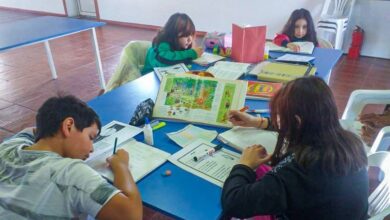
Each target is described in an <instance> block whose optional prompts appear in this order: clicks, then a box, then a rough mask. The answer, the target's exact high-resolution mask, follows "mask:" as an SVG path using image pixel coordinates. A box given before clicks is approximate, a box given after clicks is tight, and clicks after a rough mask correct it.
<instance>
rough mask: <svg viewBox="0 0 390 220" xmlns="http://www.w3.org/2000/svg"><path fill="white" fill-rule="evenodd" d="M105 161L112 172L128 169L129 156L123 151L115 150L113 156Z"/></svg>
mask: <svg viewBox="0 0 390 220" xmlns="http://www.w3.org/2000/svg"><path fill="white" fill-rule="evenodd" d="M106 160H107V163H108V164H109V165H110V167H111V169H112V170H113V171H115V170H117V169H123V168H126V169H128V167H129V154H128V153H127V151H125V150H123V149H119V150H117V151H116V153H115V154H114V155H112V156H111V157H108V158H107V159H106Z"/></svg>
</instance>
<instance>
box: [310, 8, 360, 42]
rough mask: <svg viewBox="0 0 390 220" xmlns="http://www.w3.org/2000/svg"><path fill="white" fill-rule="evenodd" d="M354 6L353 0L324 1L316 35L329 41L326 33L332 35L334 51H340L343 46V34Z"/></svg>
mask: <svg viewBox="0 0 390 220" xmlns="http://www.w3.org/2000/svg"><path fill="white" fill-rule="evenodd" d="M354 4H355V0H326V1H325V3H324V7H323V8H322V12H321V17H320V20H319V21H318V25H317V29H318V35H319V36H321V37H322V38H327V39H329V36H328V33H332V34H334V38H333V39H334V40H332V41H333V46H334V48H335V49H341V47H342V45H343V39H344V32H345V30H346V29H347V27H348V22H349V18H350V17H351V14H352V9H353V6H354ZM329 40H330V39H329Z"/></svg>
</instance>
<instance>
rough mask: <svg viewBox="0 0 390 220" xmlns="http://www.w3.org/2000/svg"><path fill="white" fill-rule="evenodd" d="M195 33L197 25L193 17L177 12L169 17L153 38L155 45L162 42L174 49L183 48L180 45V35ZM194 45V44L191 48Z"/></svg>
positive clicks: (185, 35)
mask: <svg viewBox="0 0 390 220" xmlns="http://www.w3.org/2000/svg"><path fill="white" fill-rule="evenodd" d="M194 34H195V25H194V23H193V22H192V20H191V18H190V17H189V16H188V15H186V14H184V13H175V14H173V15H171V17H169V19H168V21H167V23H166V24H165V25H164V27H163V28H162V29H161V30H160V31H159V32H158V34H157V36H156V37H155V38H154V39H153V46H158V45H159V44H160V43H161V42H166V43H168V44H169V45H170V46H171V48H172V50H183V48H180V45H179V38H180V37H187V36H190V35H194ZM191 47H192V44H191V45H190V46H189V48H191Z"/></svg>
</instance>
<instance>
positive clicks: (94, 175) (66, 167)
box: [52, 158, 105, 185]
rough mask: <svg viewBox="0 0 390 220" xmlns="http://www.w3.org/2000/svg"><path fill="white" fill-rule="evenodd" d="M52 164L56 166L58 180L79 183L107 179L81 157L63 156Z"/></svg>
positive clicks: (56, 179)
mask: <svg viewBox="0 0 390 220" xmlns="http://www.w3.org/2000/svg"><path fill="white" fill-rule="evenodd" d="M52 165H53V166H55V173H56V176H55V179H54V181H56V182H62V183H66V184H69V185H78V184H79V183H80V182H88V181H94V182H96V181H97V182H101V181H105V180H104V179H103V177H101V175H100V174H99V173H98V172H97V171H95V170H94V169H92V168H91V167H90V166H88V165H87V164H86V163H85V162H84V161H82V160H79V159H72V158H62V159H60V160H58V161H57V162H54V163H53V164H52Z"/></svg>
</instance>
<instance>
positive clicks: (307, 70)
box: [252, 62, 317, 83]
mask: <svg viewBox="0 0 390 220" xmlns="http://www.w3.org/2000/svg"><path fill="white" fill-rule="evenodd" d="M259 66H260V67H259V68H258V67H255V68H254V69H253V70H252V72H254V71H259V72H258V73H257V78H258V79H259V80H263V81H269V82H283V83H285V82H288V81H291V80H294V79H296V78H299V77H303V76H310V75H311V76H313V75H315V73H316V71H317V68H316V67H313V66H312V65H311V64H308V65H301V64H291V63H284V62H263V63H261V64H260V65H259Z"/></svg>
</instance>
